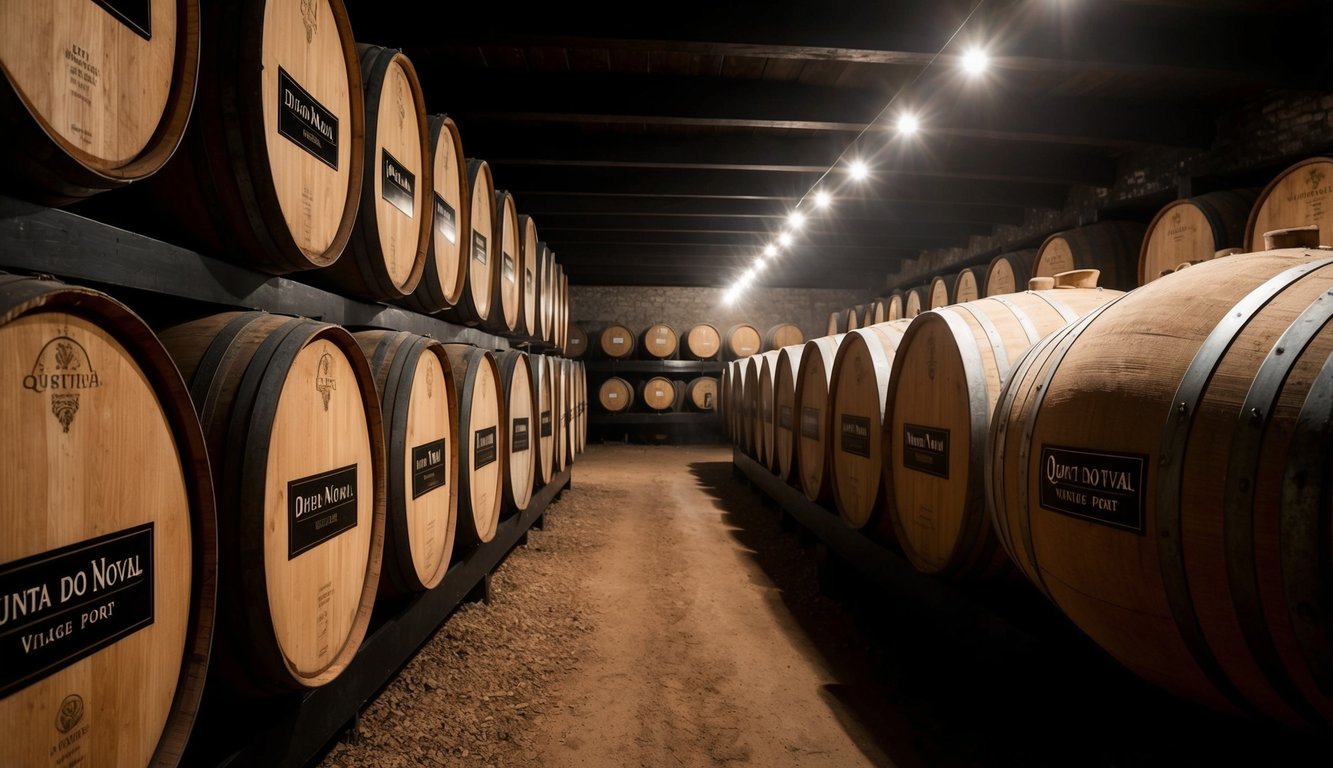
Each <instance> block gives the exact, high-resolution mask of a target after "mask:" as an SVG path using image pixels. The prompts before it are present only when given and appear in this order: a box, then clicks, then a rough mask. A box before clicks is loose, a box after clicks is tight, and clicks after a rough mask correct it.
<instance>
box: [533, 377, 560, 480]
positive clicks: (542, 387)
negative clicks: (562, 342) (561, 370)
mask: <svg viewBox="0 0 1333 768" xmlns="http://www.w3.org/2000/svg"><path fill="white" fill-rule="evenodd" d="M532 381H533V384H534V385H535V386H536V390H537V414H536V415H535V416H534V417H533V429H534V430H535V431H536V435H535V436H534V437H533V440H534V447H535V448H536V450H537V479H538V483H539V484H540V485H546V484H547V483H549V482H551V475H552V474H553V473H554V472H555V453H554V451H555V431H554V429H553V425H552V423H551V418H552V416H551V413H552V397H553V394H552V392H551V358H550V357H547V356H546V355H533V356H532Z"/></svg>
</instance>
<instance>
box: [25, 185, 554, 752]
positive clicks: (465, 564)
mask: <svg viewBox="0 0 1333 768" xmlns="http://www.w3.org/2000/svg"><path fill="white" fill-rule="evenodd" d="M0 273H11V274H21V275H41V276H48V277H50V278H54V279H55V280H59V281H62V282H66V283H69V284H71V285H80V286H87V287H90V288H95V289H97V290H100V291H103V292H105V293H107V294H109V295H110V296H112V297H113V298H115V299H117V300H119V301H121V302H123V303H124V304H126V305H128V306H129V307H130V308H131V309H133V310H134V311H135V312H137V313H139V314H140V315H141V316H142V317H144V318H145V319H147V320H148V321H149V323H150V324H153V323H154V322H155V321H162V320H169V319H173V318H179V317H182V316H189V315H191V314H194V315H203V314H211V313H216V312H220V311H229V310H260V311H263V312H268V313H272V314H277V315H291V316H295V317H304V318H310V319H316V320H321V321H323V322H327V323H333V324H336V325H340V326H344V327H349V328H354V329H357V328H359V329H384V330H397V331H409V332H412V333H415V334H419V335H422V336H429V337H431V338H433V339H437V340H440V341H443V342H451V343H462V344H469V345H473V346H476V347H479V348H482V349H488V350H505V349H519V350H523V351H528V352H532V353H536V354H553V353H555V350H554V348H552V347H550V346H549V345H545V344H540V343H527V342H519V341H517V340H511V339H508V338H505V337H503V336H499V335H495V334H491V333H488V332H485V331H482V330H478V329H476V328H470V327H466V326H462V325H455V324H453V323H449V322H445V321H443V320H441V319H438V318H437V317H434V316H429V315H424V314H419V313H416V312H412V311H409V310H406V309H402V308H398V307H394V306H388V305H385V304H375V303H368V302H363V301H358V300H355V299H350V298H347V297H344V296H341V295H338V294H335V293H331V292H328V291H325V290H323V289H321V288H317V287H313V286H311V285H307V284H305V283H302V282H297V281H294V280H290V279H286V278H282V277H273V276H270V275H266V274H263V273H260V272H256V271H254V270H251V269H249V268H247V267H244V266H239V265H236V264H232V263H229V262H225V261H221V260H218V259H215V258H212V257H209V256H206V255H203V254H200V253H197V252H194V251H192V250H189V249H186V248H182V247H178V246H175V245H171V244H168V243H165V242H162V241H159V240H155V239H153V238H150V237H147V236H144V235H140V234H136V233H133V232H128V231H125V230H122V229H117V228H115V227H112V226H109V225H106V224H103V223H101V222H98V221H95V220H92V219H89V218H86V217H84V216H81V215H77V214H74V213H71V212H69V211H66V210H62V209H57V208H48V207H45V206H41V205H35V204H32V203H28V202H23V201H19V200H16V199H13V198H9V197H4V196H0ZM570 474H571V467H570V466H569V465H568V464H567V465H566V466H565V467H564V469H563V470H560V471H553V472H552V474H551V477H550V480H549V482H546V483H545V484H544V485H543V484H542V482H541V478H540V477H538V478H537V479H536V482H535V485H536V490H534V492H533V493H532V498H531V501H530V502H529V504H528V506H527V508H526V509H525V510H523V511H521V512H518V513H517V514H512V515H510V516H508V517H506V518H504V519H502V520H501V521H500V522H499V524H498V526H497V529H496V532H495V535H494V537H493V538H492V539H491V540H490V541H488V542H486V543H484V544H480V545H478V546H476V547H475V548H473V549H471V550H470V551H468V550H463V551H462V552H461V553H459V552H456V553H455V555H454V559H453V562H452V563H451V564H450V565H449V568H448V570H447V572H446V573H445V575H444V577H443V579H442V581H441V582H440V583H439V584H438V586H436V587H435V588H433V589H430V590H427V591H422V592H413V593H411V594H406V595H396V596H389V597H386V596H385V595H384V594H383V593H382V594H381V595H380V597H379V598H378V599H377V600H376V601H375V604H374V609H373V612H372V614H371V617H370V621H369V628H368V630H367V631H366V634H365V639H364V640H363V641H362V643H361V645H360V647H359V649H358V650H357V651H356V653H355V656H354V657H353V658H352V659H351V661H350V662H349V663H348V665H347V667H346V668H345V670H344V671H343V672H342V673H341V674H340V675H339V676H338V677H336V678H335V679H334V680H332V681H331V682H329V683H327V684H325V685H322V686H320V687H314V688H306V689H304V690H301V691H297V692H291V693H284V694H279V695H274V696H269V697H267V698H259V699H252V698H240V697H239V695H238V694H235V693H232V692H228V691H224V690H221V689H219V688H216V687H205V689H204V694H203V699H202V702H201V705H200V709H199V712H198V715H197V717H196V718H195V723H194V728H193V731H192V732H191V735H190V737H189V741H188V744H187V746H186V752H185V757H184V761H183V764H189V765H204V766H212V765H217V766H221V765H261V764H262V765H275V766H278V765H282V766H300V765H305V764H307V763H308V762H309V761H310V760H311V759H312V758H314V757H316V756H317V755H318V754H319V753H320V752H321V751H322V750H323V749H324V748H326V746H327V745H328V743H329V742H330V741H331V740H332V739H333V738H335V737H336V736H337V735H338V734H339V733H340V732H341V731H342V730H343V729H345V728H347V727H348V726H349V725H350V724H353V723H354V722H355V719H356V716H357V713H358V712H359V711H360V709H361V708H362V707H363V706H364V705H365V703H366V702H367V701H369V700H370V699H371V698H372V697H373V696H374V695H375V694H376V692H377V691H379V690H380V688H382V687H383V686H384V685H385V684H386V683H387V682H388V681H389V680H390V679H391V678H392V677H393V675H395V674H396V673H397V671H398V670H399V669H401V668H402V667H403V666H404V665H405V664H406V663H407V662H408V661H409V660H410V659H411V658H412V657H413V656H414V655H415V654H416V653H417V651H418V650H419V649H420V648H421V646H422V645H423V644H424V643H425V642H426V641H428V640H429V639H430V637H431V636H432V635H433V634H434V633H435V631H436V630H437V629H438V628H439V627H441V626H442V625H443V624H444V622H445V621H446V620H447V618H448V617H449V616H450V615H451V614H452V613H453V611H454V610H456V609H457V608H458V607H459V606H460V605H462V604H464V603H465V602H471V601H478V600H487V599H489V587H490V575H491V573H492V572H493V571H494V570H495V569H496V568H497V567H498V566H499V565H500V563H501V562H503V560H504V559H505V557H506V556H507V555H508V554H509V553H510V552H511V551H512V550H513V548H514V547H516V546H518V545H520V544H524V543H526V541H527V532H528V531H529V530H530V529H531V528H534V527H535V528H541V527H542V525H543V523H544V521H545V513H546V509H547V507H548V505H549V504H550V503H551V502H552V501H554V500H555V499H556V498H558V497H559V495H560V494H561V493H562V492H563V491H564V490H565V489H566V488H568V487H569V486H570Z"/></svg>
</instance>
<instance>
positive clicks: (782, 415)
mask: <svg viewBox="0 0 1333 768" xmlns="http://www.w3.org/2000/svg"><path fill="white" fill-rule="evenodd" d="M804 352H805V345H804V344H793V345H792V346H789V347H783V348H782V349H780V350H778V364H777V367H776V368H775V369H774V372H773V380H774V381H773V454H774V459H773V465H774V469H773V471H774V472H776V473H777V475H778V477H780V478H782V479H783V480H786V479H787V478H789V477H791V468H792V465H793V464H794V463H795V460H794V458H795V455H796V454H795V450H794V448H795V445H796V376H797V373H799V371H800V369H801V355H802V354H803V353H804Z"/></svg>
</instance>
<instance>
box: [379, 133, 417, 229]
mask: <svg viewBox="0 0 1333 768" xmlns="http://www.w3.org/2000/svg"><path fill="white" fill-rule="evenodd" d="M380 168H381V170H383V172H384V184H383V185H382V186H381V187H380V195H381V196H382V197H383V198H384V199H385V200H388V201H389V204H390V205H392V206H393V207H394V208H397V209H398V210H400V211H402V212H403V213H404V214H405V215H406V216H407V217H408V218H411V217H412V211H414V210H415V209H416V205H415V201H416V197H415V196H416V188H417V177H416V174H414V173H412V172H411V171H409V170H407V168H406V166H404V165H403V164H402V163H400V162H398V159H397V158H395V157H394V156H393V155H391V154H389V150H387V149H380Z"/></svg>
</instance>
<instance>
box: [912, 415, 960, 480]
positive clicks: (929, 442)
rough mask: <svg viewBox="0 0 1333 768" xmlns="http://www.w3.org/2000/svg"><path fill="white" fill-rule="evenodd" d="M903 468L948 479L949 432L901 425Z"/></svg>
mask: <svg viewBox="0 0 1333 768" xmlns="http://www.w3.org/2000/svg"><path fill="white" fill-rule="evenodd" d="M903 466H904V467H907V468H908V469H915V470H916V471H918V472H925V473H926V474H928V475H934V476H936V477H942V478H944V479H945V480H948V479H949V430H947V429H936V428H934V427H922V426H918V425H916V424H904V425H903Z"/></svg>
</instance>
